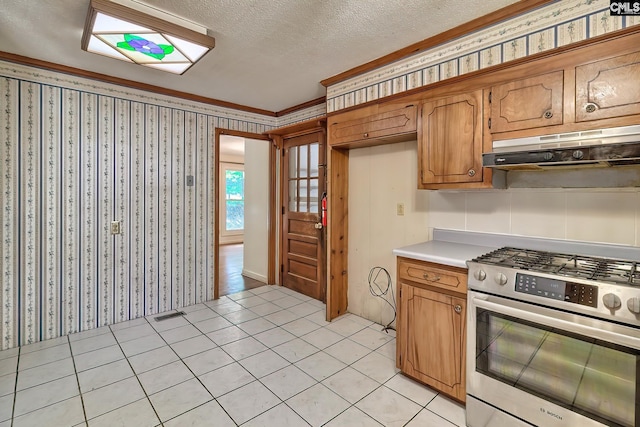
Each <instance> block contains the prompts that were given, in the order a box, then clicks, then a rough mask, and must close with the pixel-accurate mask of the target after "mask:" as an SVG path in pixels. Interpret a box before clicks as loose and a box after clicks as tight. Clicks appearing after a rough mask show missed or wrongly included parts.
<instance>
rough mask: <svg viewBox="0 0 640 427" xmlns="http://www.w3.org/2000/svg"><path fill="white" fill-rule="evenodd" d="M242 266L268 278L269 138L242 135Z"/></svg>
mask: <svg viewBox="0 0 640 427" xmlns="http://www.w3.org/2000/svg"><path fill="white" fill-rule="evenodd" d="M244 148H245V152H244V174H245V175H244V176H245V183H246V185H245V188H244V192H245V194H244V200H245V202H244V266H243V269H242V274H244V275H245V276H248V277H251V278H253V279H256V280H260V281H262V282H265V283H266V282H267V265H268V259H269V246H268V244H269V141H261V140H252V139H245V146H244Z"/></svg>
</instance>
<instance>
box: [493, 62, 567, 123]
mask: <svg viewBox="0 0 640 427" xmlns="http://www.w3.org/2000/svg"><path fill="white" fill-rule="evenodd" d="M563 88H564V72H563V71H562V70H560V71H554V72H552V73H547V74H542V75H540V76H534V77H527V78H525V79H521V80H514V81H512V82H508V83H504V84H501V85H497V86H493V87H492V88H491V93H490V95H489V96H490V100H491V126H490V129H491V133H496V132H507V131H513V130H520V129H531V128H537V127H545V126H551V125H560V124H562V122H563V118H562V106H563Z"/></svg>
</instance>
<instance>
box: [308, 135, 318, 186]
mask: <svg viewBox="0 0 640 427" xmlns="http://www.w3.org/2000/svg"><path fill="white" fill-rule="evenodd" d="M319 150H320V144H318V143H317V142H314V143H313V144H311V145H309V153H310V157H311V160H310V162H311V164H310V169H311V173H310V174H309V176H310V177H312V178H313V177H315V176H318V162H319V157H318V154H319Z"/></svg>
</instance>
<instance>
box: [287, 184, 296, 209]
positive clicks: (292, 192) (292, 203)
mask: <svg viewBox="0 0 640 427" xmlns="http://www.w3.org/2000/svg"><path fill="white" fill-rule="evenodd" d="M289 210H290V211H291V212H298V180H296V179H292V180H290V181H289Z"/></svg>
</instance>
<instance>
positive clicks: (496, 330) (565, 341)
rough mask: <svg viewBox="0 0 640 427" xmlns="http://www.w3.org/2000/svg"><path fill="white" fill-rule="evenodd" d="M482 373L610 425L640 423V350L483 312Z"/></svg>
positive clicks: (478, 334) (480, 324)
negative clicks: (638, 400)
mask: <svg viewBox="0 0 640 427" xmlns="http://www.w3.org/2000/svg"><path fill="white" fill-rule="evenodd" d="M476 326H477V332H476V371H478V372H481V373H483V374H484V375H488V376H490V377H492V378H495V379H496V380H499V381H502V382H504V383H506V384H509V385H511V386H514V387H517V388H519V389H522V390H524V391H526V392H528V393H531V394H535V395H537V396H539V397H541V398H543V399H546V400H548V401H550V402H553V403H555V404H558V405H561V406H564V407H566V408H569V409H571V410H572V411H574V412H578V413H581V414H583V415H585V416H587V417H589V418H592V419H595V420H597V421H599V422H601V423H603V424H605V425H608V426H625V427H633V426H635V425H636V420H637V419H638V420H640V415H639V412H638V411H639V409H638V403H637V399H638V398H640V396H639V395H638V388H640V378H639V370H640V368H639V366H640V351H638V350H634V349H630V348H627V347H621V346H616V345H612V344H610V343H606V342H602V341H599V340H596V339H592V338H589V337H584V336H578V335H575V334H571V333H568V332H565V331H561V330H556V329H552V328H548V327H546V326H542V325H538V324H535V323H530V322H526V321H523V320H520V319H516V318H514V317H510V316H505V315H502V314H498V313H494V312H491V311H487V310H481V309H477V325H476Z"/></svg>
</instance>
